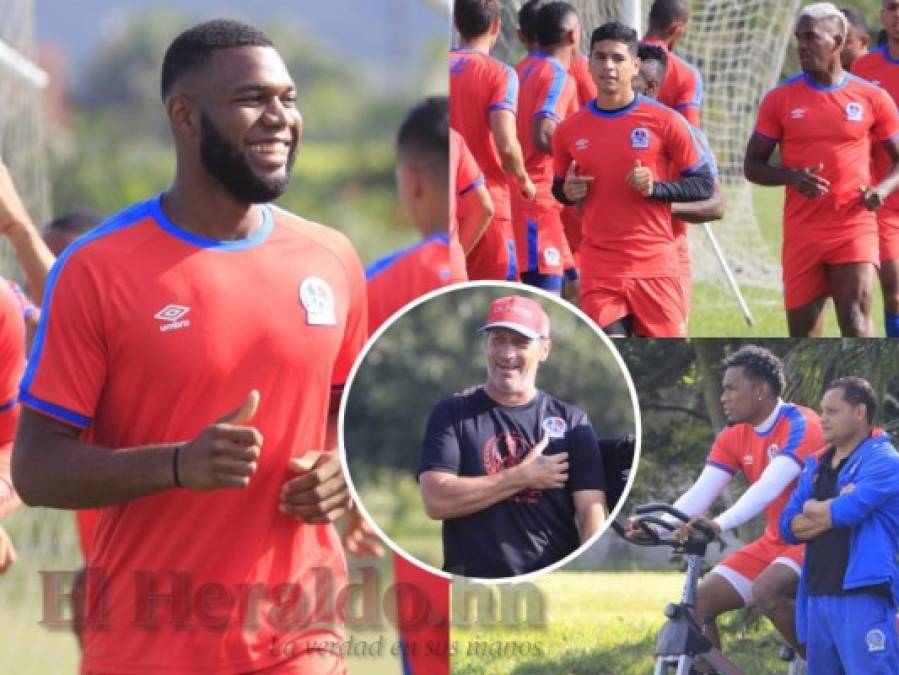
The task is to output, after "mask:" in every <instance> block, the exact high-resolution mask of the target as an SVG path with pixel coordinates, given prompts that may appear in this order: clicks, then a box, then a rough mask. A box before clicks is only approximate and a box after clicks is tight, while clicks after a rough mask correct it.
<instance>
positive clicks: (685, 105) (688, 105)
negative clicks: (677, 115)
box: [674, 102, 700, 110]
mask: <svg viewBox="0 0 899 675" xmlns="http://www.w3.org/2000/svg"><path fill="white" fill-rule="evenodd" d="M699 107H700V106H699V104H698V103H692V102H691V103H678V104H677V105H676V106H674V109H675V110H684V109H685V108H699Z"/></svg>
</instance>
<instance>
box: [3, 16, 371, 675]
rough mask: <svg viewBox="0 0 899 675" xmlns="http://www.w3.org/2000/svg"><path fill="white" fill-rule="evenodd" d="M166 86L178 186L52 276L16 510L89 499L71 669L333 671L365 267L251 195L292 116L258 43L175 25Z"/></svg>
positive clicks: (284, 179)
mask: <svg viewBox="0 0 899 675" xmlns="http://www.w3.org/2000/svg"><path fill="white" fill-rule="evenodd" d="M161 89H162V99H163V102H164V103H165V108H166V112H167V114H168V120H169V124H170V127H171V130H172V135H173V137H174V141H175V150H176V158H177V169H176V173H175V179H174V181H173V183H172V185H171V187H170V188H169V189H168V190H167V191H166V192H164V193H163V194H161V195H159V196H157V197H154V198H152V199H150V200H148V201H146V202H142V203H139V204H136V205H135V206H132V207H131V208H129V209H127V210H126V211H123V212H122V213H120V214H119V215H117V216H114V217H113V218H111V219H110V220H108V221H107V222H106V223H105V224H103V225H101V226H100V227H98V228H97V229H96V230H94V231H93V232H91V234H89V235H87V236H85V237H82V238H81V239H79V240H78V242H76V243H75V244H73V245H72V246H70V247H69V248H68V249H66V251H65V252H64V253H63V255H62V257H61V258H60V259H59V261H58V262H57V263H56V265H55V266H54V268H53V272H52V274H51V275H50V279H49V282H48V285H47V292H46V300H45V303H44V311H43V312H42V316H41V323H40V327H39V328H38V332H37V337H36V339H35V345H34V352H33V354H32V357H31V359H30V360H29V364H28V369H27V371H26V373H25V376H24V379H23V382H22V391H21V401H22V404H23V406H24V410H23V411H22V417H21V422H20V425H19V432H18V436H17V439H16V444H15V448H14V453H13V466H12V469H13V471H12V473H13V475H12V477H13V481H14V483H15V487H16V489H17V490H18V492H19V494H20V496H21V498H22V500H23V501H24V502H26V503H28V504H30V505H41V506H49V507H53V508H61V509H97V508H99V509H100V515H99V522H98V523H97V527H96V533H95V535H94V538H93V541H92V542H87V543H86V548H87V549H88V551H89V553H88V556H87V558H88V559H87V563H88V566H89V568H90V573H89V574H88V580H87V599H86V603H85V612H84V631H83V645H84V664H83V671H84V672H90V673H94V672H103V673H108V672H116V673H125V672H131V673H133V672H161V671H165V672H168V673H173V674H174V673H194V672H201V671H202V672H216V673H244V672H263V671H265V672H278V673H299V672H302V673H304V675H324V674H325V673H327V674H331V675H337V674H339V673H344V672H345V665H344V660H343V659H342V658H341V657H340V655H339V653H336V651H331V650H329V649H328V648H327V647H325V646H317V645H328V644H339V643H340V642H342V641H343V640H344V638H345V634H344V630H343V626H342V621H341V620H340V617H339V616H337V615H336V614H335V612H334V598H333V597H330V598H329V597H325V596H326V595H327V592H326V591H327V588H323V586H327V587H330V588H331V589H332V590H333V591H335V592H339V590H340V589H342V588H345V587H346V583H347V579H346V563H345V560H344V557H343V551H342V547H341V543H340V540H339V537H338V534H337V531H336V529H335V528H334V527H333V525H332V524H331V522H332V521H333V520H334V519H336V518H337V517H339V516H340V515H342V514H343V513H346V512H347V510H348V509H349V508H350V502H349V494H348V489H347V487H346V484H345V482H344V479H343V473H342V471H341V469H340V462H339V460H338V459H337V457H336V456H335V454H334V453H333V452H330V451H329V450H330V448H327V447H325V437H326V426H327V423H328V419H329V413H335V412H336V406H335V401H336V400H338V398H339V394H340V390H341V388H342V385H343V383H344V381H345V379H346V376H347V374H348V372H349V369H350V366H351V365H352V363H353V360H354V358H355V356H356V354H357V353H358V351H359V349H360V347H361V346H362V344H363V342H364V341H365V336H366V323H367V321H366V309H365V282H364V279H363V275H362V267H361V265H360V263H359V260H358V258H357V256H356V253H355V252H354V251H353V249H352V247H351V246H350V243H349V242H348V241H347V240H346V238H345V237H343V235H341V234H339V233H338V232H336V231H334V230H331V229H328V228H325V227H322V226H320V225H317V224H315V223H310V222H308V221H306V220H303V219H301V218H298V217H296V216H294V215H291V214H289V213H287V212H285V211H283V210H280V209H277V208H274V207H272V206H270V205H268V204H267V203H266V202H268V201H270V200H272V199H276V198H278V197H279V196H281V194H283V192H284V191H285V190H286V189H287V184H288V181H289V178H290V168H291V165H292V163H293V158H294V155H295V153H296V148H297V144H298V143H299V139H300V136H301V132H302V117H301V116H300V113H299V111H298V110H297V107H296V90H295V87H294V83H293V81H292V79H291V77H290V74H289V73H288V71H287V68H286V66H285V65H284V62H283V61H282V60H281V57H280V56H279V54H278V52H277V51H276V50H275V48H274V47H273V45H272V43H271V41H270V40H269V38H268V37H267V36H266V35H265V34H263V33H262V32H261V31H259V30H258V29H256V28H254V27H252V26H248V25H246V24H241V23H237V22H233V21H212V22H209V23H205V24H201V25H199V26H195V27H194V28H191V29H190V30H188V31H186V32H184V33H182V34H181V35H180V36H179V37H178V38H176V39H175V40H174V42H172V44H171V45H170V46H169V48H168V50H167V52H166V56H165V59H164V63H163V68H162V87H161ZM335 394H336V396H335ZM229 411H233V412H229ZM263 439H264V440H263ZM263 442H264V451H263ZM308 451H315V452H312V453H309V454H307V455H306V456H305V457H302V459H301V456H302V455H304V453H307V452H308ZM322 451H324V452H322ZM359 522H360V521H359V520H358V515H357V514H356V515H354V521H353V523H351V528H350V529H351V531H358V528H359V525H358V523H359ZM323 574H324V575H325V577H326V579H325V581H327V582H328V583H327V584H323V583H322V580H321V577H322V575H323ZM328 607H330V608H331V609H330V611H329V610H328ZM337 614H339V610H338V612H337Z"/></svg>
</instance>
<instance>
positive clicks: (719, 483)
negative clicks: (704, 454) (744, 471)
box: [666, 464, 733, 520]
mask: <svg viewBox="0 0 899 675" xmlns="http://www.w3.org/2000/svg"><path fill="white" fill-rule="evenodd" d="M731 478H733V476H732V475H731V474H729V473H728V472H727V471H725V470H724V469H719V468H718V467H717V466H711V465H709V464H707V465H706V467H705V468H704V469H703V470H702V473H701V474H699V478H697V479H696V482H695V483H693V485H692V487H691V488H690V489H689V490H687V491H686V492H685V493H684V494H682V495H681V496H680V499H678V500H677V501H676V502H674V508H676V509H679V510H681V511H683V512H684V513H686V514H687V515H688V516H690V517H691V518H692V517H693V516H698V515H699V514H701V513H705V511H706V510H707V509H708V508H709V507H710V506H711V505H712V504H713V503H714V502H715V500H716V499H717V498H718V495H720V494H721V491H722V490H723V489H724V488H725V486H726V485H727V484H728V483H730V479H731ZM666 520H672V519H671V518H670V517H669V518H666Z"/></svg>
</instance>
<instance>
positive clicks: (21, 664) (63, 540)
mask: <svg viewBox="0 0 899 675" xmlns="http://www.w3.org/2000/svg"><path fill="white" fill-rule="evenodd" d="M74 522H75V521H74V516H73V514H72V513H71V512H66V511H51V510H46V509H26V508H20V509H18V510H17V511H15V512H14V513H12V514H11V515H10V516H9V517H8V518H4V520H3V527H4V528H5V529H6V531H7V532H8V533H9V534H10V536H11V537H12V539H13V541H14V543H15V545H16V547H17V550H18V552H19V560H18V562H16V563H15V564H14V565H13V566H12V568H10V570H9V571H8V572H7V573H6V574H4V575H2V576H0V673H2V674H3V675H67V674H71V675H75V673H77V672H78V667H79V666H78V664H79V659H80V654H79V649H78V646H77V644H76V642H75V638H74V635H73V634H72V633H71V632H70V631H69V630H67V629H62V630H60V629H57V630H51V629H48V628H46V627H45V626H42V625H40V623H39V622H40V621H41V618H42V613H43V611H44V610H43V605H42V600H43V597H44V594H43V593H42V590H41V578H42V577H41V572H42V571H43V572H47V571H66V570H76V569H78V568H79V567H80V565H81V555H80V553H79V551H78V544H77V540H76V536H75V524H74ZM392 564H393V563H392V558H391V557H390V555H389V554H388V556H387V557H386V558H384V559H382V560H381V561H379V562H377V563H375V562H373V559H372V558H365V559H362V560H358V559H353V558H351V559H350V583H354V582H357V581H358V580H359V578H360V568H361V567H362V566H372V565H375V566H376V567H377V571H378V575H379V579H380V592H381V593H382V594H383V593H384V591H385V590H386V589H387V588H388V587H389V586H391V585H392V584H393V567H392ZM61 586H62V585H61ZM378 609H379V613H378V618H379V621H378V623H379V624H380V625H378V627H377V629H375V630H370V629H369V630H363V629H360V628H358V627H353V626H351V628H350V633H349V635H350V637H351V638H352V644H353V645H355V647H354V648H356V649H358V648H360V647H364V646H365V645H369V646H371V645H377V644H378V643H379V641H380V644H381V645H383V646H382V647H380V648H375V649H374V651H375V652H379V655H374V656H373V655H364V654H357V655H356V656H355V657H351V658H350V659H349V661H348V663H349V672H350V675H402V672H403V668H402V664H401V663H400V659H399V657H398V656H393V655H391V653H390V649H391V647H392V646H393V645H394V644H395V643H396V642H397V639H398V638H397V633H396V631H395V629H394V628H393V625H392V624H391V623H390V621H389V619H387V618H386V617H385V615H384V611H383V610H384V608H383V606H379V607H378ZM61 610H62V614H63V616H64V617H65V618H69V617H70V616H71V615H70V613H69V612H68V605H67V604H65V603H61ZM357 615H360V614H359V612H358V611H357V608H356V606H355V605H354V606H352V608H351V611H350V613H349V614H348V617H353V616H357ZM369 653H370V654H371V651H370V652H369Z"/></svg>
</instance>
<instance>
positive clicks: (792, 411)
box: [706, 403, 824, 544]
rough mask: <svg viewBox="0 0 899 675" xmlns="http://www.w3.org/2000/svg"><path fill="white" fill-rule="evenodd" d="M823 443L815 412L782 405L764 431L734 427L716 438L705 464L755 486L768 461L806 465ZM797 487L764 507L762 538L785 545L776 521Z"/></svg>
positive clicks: (819, 424)
mask: <svg viewBox="0 0 899 675" xmlns="http://www.w3.org/2000/svg"><path fill="white" fill-rule="evenodd" d="M823 444H824V438H823V436H821V423H820V422H819V421H818V416H817V415H816V414H815V413H814V411H812V410H810V409H809V408H805V407H803V406H798V405H794V404H792V403H784V404H782V405H781V407H780V410H778V412H777V416H776V418H775V420H774V422H773V424H772V425H771V426H770V428H769V429H767V430H766V431H764V432H759V431H756V429H755V428H754V427H753V426H752V425H751V424H745V423H743V424H735V425H733V426H732V427H728V428H727V429H725V430H724V431H722V432H721V433H720V434H718V438H716V439H715V445H714V446H712V451H711V452H710V453H709V458H708V459H707V460H706V464H710V465H712V466H715V467H718V468H719V469H723V470H724V471H727V472H728V473H730V474H736V473H737V472H738V471H742V472H743V475H744V476H746V480H747V481H748V482H749V484H750V485H751V484H753V483H755V482H756V481H757V480H758V479H759V477H760V476H761V475H762V472H763V471H764V470H765V469H766V468H767V466H768V464H769V462H771V460H772V459H774V458H775V457H778V456H780V455H785V456H787V457H789V458H790V459H792V460H794V461H796V463H798V464H799V466H800V467H802V466H805V460H806V458H807V457H808V456H809V455H811V454H812V453H814V452H815V451H816V450H818V448H820V447H821V446H822V445H823ZM795 487H796V481H793V482H792V483H790V485H788V486H787V487H786V488H785V489H784V491H783V492H782V493H781V494H780V495H779V496H778V497H777V498H776V499H775V500H774V501H772V502H771V503H770V504H768V506H766V507H765V536H766V537H769V538H771V539H774V540H776V541H777V542H778V543H781V544H784V543H786V542H784V541H783V540H782V539H781V538H780V534H779V533H778V521H779V520H780V513H781V511H783V507H784V504H786V503H787V499H789V497H790V494H791V493H792V492H793V489H794V488H795Z"/></svg>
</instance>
